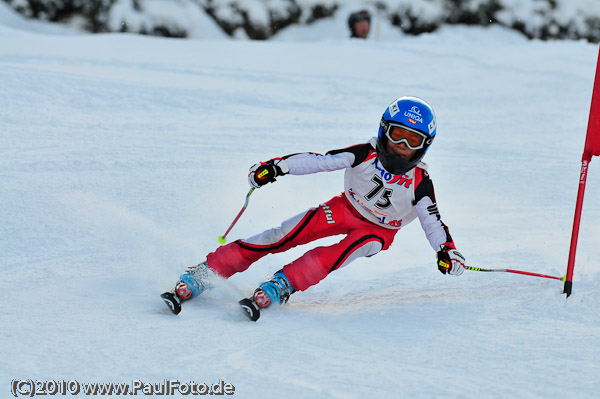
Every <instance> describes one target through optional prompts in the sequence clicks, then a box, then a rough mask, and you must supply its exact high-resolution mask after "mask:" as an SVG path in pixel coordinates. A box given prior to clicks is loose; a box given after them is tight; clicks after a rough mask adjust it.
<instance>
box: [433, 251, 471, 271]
mask: <svg viewBox="0 0 600 399" xmlns="http://www.w3.org/2000/svg"><path fill="white" fill-rule="evenodd" d="M437 265H438V269H439V271H440V272H441V273H442V274H446V273H448V274H452V275H454V276H460V275H461V274H462V273H463V272H464V271H465V257H464V256H462V254H461V253H460V252H458V251H457V250H456V249H452V248H450V247H448V246H447V245H442V246H441V247H440V250H439V251H438V253H437Z"/></svg>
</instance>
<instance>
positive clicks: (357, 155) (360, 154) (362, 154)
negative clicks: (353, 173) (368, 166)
mask: <svg viewBox="0 0 600 399" xmlns="http://www.w3.org/2000/svg"><path fill="white" fill-rule="evenodd" d="M371 151H373V146H372V145H371V144H369V143H364V144H356V145H352V146H350V147H346V148H340V149H339V150H331V151H327V154H326V155H336V154H341V153H342V152H351V153H352V154H354V162H353V163H352V167H353V168H354V167H355V166H358V165H360V164H361V163H363V162H364V160H365V159H367V157H368V156H369V154H370V153H371Z"/></svg>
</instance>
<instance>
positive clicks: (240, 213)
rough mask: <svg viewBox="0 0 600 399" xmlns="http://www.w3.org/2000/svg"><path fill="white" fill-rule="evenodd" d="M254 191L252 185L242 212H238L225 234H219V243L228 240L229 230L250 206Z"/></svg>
mask: <svg viewBox="0 0 600 399" xmlns="http://www.w3.org/2000/svg"><path fill="white" fill-rule="evenodd" d="M253 192H254V187H252V188H251V189H250V191H248V194H246V202H245V203H244V206H243V207H242V209H240V212H239V213H238V214H237V216H236V217H235V219H233V222H232V223H231V226H229V228H228V229H227V231H226V232H225V234H223V235H222V236H219V238H217V241H219V244H225V243H226V242H227V234H229V232H230V231H231V229H232V228H233V226H235V224H236V223H237V221H238V219H239V218H240V216H242V213H244V211H245V210H246V208H247V207H248V201H250V195H252V193H253Z"/></svg>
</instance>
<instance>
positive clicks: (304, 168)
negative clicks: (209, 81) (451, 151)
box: [162, 97, 465, 321]
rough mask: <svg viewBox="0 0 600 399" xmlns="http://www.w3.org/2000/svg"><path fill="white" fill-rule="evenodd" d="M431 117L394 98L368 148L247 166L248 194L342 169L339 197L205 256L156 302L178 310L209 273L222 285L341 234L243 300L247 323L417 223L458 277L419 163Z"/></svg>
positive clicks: (459, 267)
mask: <svg viewBox="0 0 600 399" xmlns="http://www.w3.org/2000/svg"><path fill="white" fill-rule="evenodd" d="M436 129H437V128H436V120H435V114H434V112H433V109H432V108H431V106H429V104H427V103H426V102H425V101H423V100H421V99H419V98H416V97H400V98H398V99H397V100H395V101H394V102H392V103H391V104H390V105H389V106H388V107H387V109H386V110H385V112H384V113H383V117H382V118H381V122H380V125H379V132H378V136H377V137H373V138H372V139H370V140H369V141H368V142H367V143H364V144H358V145H354V146H350V147H347V148H343V149H339V150H333V151H329V152H327V153H326V154H325V155H321V154H316V153H310V152H307V153H300V154H292V155H286V156H284V157H281V158H273V159H271V160H268V161H266V162H261V163H258V164H255V165H253V166H252V167H251V168H250V173H249V174H248V181H249V183H250V186H251V187H254V188H260V187H262V186H264V185H265V184H267V183H272V182H275V180H276V178H277V177H280V176H285V175H287V174H291V175H303V174H309V173H317V172H324V171H333V170H338V169H346V171H345V176H344V192H343V193H342V194H340V195H338V196H336V197H333V198H332V199H330V200H329V201H327V202H325V203H323V204H321V205H319V206H318V207H315V208H311V209H309V210H307V211H305V212H302V213H300V214H299V215H297V216H294V217H292V218H291V219H288V220H286V221H284V222H283V223H282V224H281V226H279V227H277V228H274V229H270V230H266V231H264V232H263V233H260V234H258V235H255V236H253V237H250V238H248V239H243V240H237V241H235V242H232V243H229V244H227V245H225V246H221V247H219V248H217V250H216V251H214V252H211V253H210V254H208V256H207V258H206V261H204V262H202V263H200V264H199V265H197V266H192V267H190V268H188V270H187V272H186V273H184V274H183V275H182V276H181V277H180V280H179V281H178V282H177V284H176V286H175V287H174V288H173V289H172V290H171V291H169V292H165V293H164V294H163V295H162V297H163V299H164V300H165V302H166V303H167V304H168V305H169V306H170V307H171V310H172V311H173V313H175V314H177V313H179V312H180V311H181V303H182V302H183V301H185V300H188V299H191V298H193V297H196V296H198V295H199V294H201V293H202V292H203V291H204V290H206V289H207V288H209V286H210V283H209V281H210V276H211V274H213V273H215V274H217V275H219V276H221V277H223V278H229V277H230V276H232V275H233V274H235V273H239V272H242V271H244V270H246V269H247V268H248V267H249V266H250V265H251V264H253V263H254V262H256V261H258V260H259V259H261V258H262V257H263V256H265V255H267V254H271V253H277V252H283V251H286V250H288V249H290V248H292V247H295V246H297V245H301V244H306V243H308V242H311V241H314V240H317V239H319V238H323V237H328V236H333V235H338V234H344V235H346V236H345V238H343V239H342V240H341V241H340V242H338V243H337V244H333V245H330V246H327V247H317V248H314V249H311V250H310V251H308V252H306V253H305V254H304V255H303V256H301V257H300V258H298V259H296V260H295V261H293V262H291V263H289V264H287V265H285V266H283V268H282V269H281V270H279V271H278V272H276V273H275V274H274V276H273V277H272V278H271V279H270V280H268V281H266V282H264V283H262V284H261V285H260V286H259V287H258V288H257V289H256V290H255V291H254V293H253V295H252V296H251V297H250V298H247V299H243V300H241V301H240V305H241V306H242V307H243V308H244V309H245V310H246V311H247V313H248V316H249V317H250V319H251V320H254V321H256V320H257V319H258V317H259V315H260V308H264V307H267V306H269V305H270V304H271V303H274V302H275V303H285V302H287V300H288V298H289V296H290V295H291V294H292V293H294V292H296V291H304V290H306V289H307V288H308V287H310V286H312V285H314V284H317V283H318V282H319V281H321V280H322V279H323V278H325V277H327V275H328V274H329V273H331V272H333V271H335V270H337V269H340V268H342V267H344V266H346V265H347V264H349V263H350V262H352V261H353V260H354V259H357V258H359V257H362V256H373V255H375V254H376V253H378V252H379V251H382V250H386V249H388V248H389V247H390V245H391V244H392V241H393V240H394V236H395V235H396V233H397V232H398V230H399V229H401V228H402V227H404V226H405V225H407V224H408V223H410V222H411V221H413V220H414V219H415V218H416V217H418V218H419V221H420V222H421V226H422V228H423V230H424V231H425V234H426V236H427V239H428V240H429V243H430V244H431V246H432V247H433V249H434V250H435V251H437V259H438V262H437V266H438V269H439V270H440V271H441V272H442V273H444V274H446V273H448V274H452V275H460V274H462V272H463V271H464V266H465V258H464V257H463V256H462V255H461V254H460V253H459V252H458V251H457V250H456V247H455V245H454V241H453V239H452V237H451V236H450V233H449V231H448V228H447V227H446V225H445V224H444V223H443V222H442V221H441V219H440V214H439V212H438V209H437V205H436V201H435V195H434V191H433V184H432V182H431V179H430V178H429V175H428V174H427V172H426V168H427V166H426V165H425V164H424V163H423V162H421V159H422V158H423V156H424V155H425V153H426V152H427V149H428V148H429V146H430V145H431V143H432V142H433V139H434V138H435V135H436Z"/></svg>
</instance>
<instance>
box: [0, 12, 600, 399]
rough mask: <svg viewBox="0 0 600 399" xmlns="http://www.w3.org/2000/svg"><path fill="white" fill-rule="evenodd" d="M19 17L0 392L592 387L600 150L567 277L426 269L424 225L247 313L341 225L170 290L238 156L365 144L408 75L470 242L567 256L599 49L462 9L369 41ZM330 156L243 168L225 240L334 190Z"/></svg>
mask: <svg viewBox="0 0 600 399" xmlns="http://www.w3.org/2000/svg"><path fill="white" fill-rule="evenodd" d="M19 18H20V17H17V16H16V15H14V14H13V13H12V11H11V10H8V9H7V7H5V6H3V5H2V3H0V21H1V24H2V25H0V43H1V45H0V98H1V99H2V100H1V103H2V106H1V107H0V140H1V143H2V145H1V146H0V170H1V171H2V172H1V173H0V187H1V202H0V218H1V220H2V224H1V225H0V237H1V240H0V251H1V253H2V254H3V256H2V258H1V259H0V269H1V270H2V279H1V280H0V289H1V290H2V292H3V293H4V300H3V301H2V303H1V304H0V321H1V325H2V329H1V330H0V334H1V335H0V349H1V352H0V353H2V357H3V359H4V361H3V362H2V364H1V365H0V392H1V394H0V395H1V396H2V397H9V395H11V393H10V392H11V389H12V388H13V387H14V386H15V384H14V383H13V380H23V379H32V380H34V381H35V380H56V381H60V380H65V381H72V380H76V381H78V382H80V383H84V382H87V383H90V382H120V383H129V384H133V383H134V382H135V381H138V380H139V381H142V382H145V383H160V382H163V381H164V380H165V379H167V380H179V381H181V382H182V383H186V382H189V381H195V382H196V383H199V384H200V383H207V384H209V385H212V384H214V383H218V382H219V381H220V380H222V381H224V382H225V383H228V384H231V385H232V386H234V387H235V390H234V394H233V397H239V398H265V399H266V398H281V397H287V398H383V397H398V398H502V399H505V398H509V397H512V398H521V399H527V398H544V399H547V398H573V399H586V398H590V399H591V398H597V397H598V392H600V378H599V377H598V376H599V375H600V362H598V359H599V358H600V314H599V312H598V308H599V307H600V260H599V259H600V253H599V250H598V242H600V229H599V228H598V226H599V225H600V207H599V206H598V204H599V203H600V202H599V199H600V160H598V159H593V160H592V162H591V164H590V168H589V176H588V185H587V190H586V198H585V203H584V207H583V218H582V225H581V231H580V239H579V247H578V256H577V262H576V267H575V280H574V285H573V295H571V297H570V298H568V299H566V298H565V295H564V294H562V288H563V284H562V283H561V282H560V281H557V280H551V279H542V278H535V277H529V276H522V275H515V274H508V273H481V272H474V271H466V272H465V273H464V274H463V275H462V276H460V277H454V276H444V275H442V274H440V273H439V272H438V271H437V268H436V266H435V253H434V251H432V249H431V248H430V247H429V244H428V242H427V240H426V239H425V237H424V234H423V232H422V230H421V228H420V226H419V224H418V222H415V223H413V224H411V225H409V226H408V227H406V228H404V229H402V230H401V231H400V232H399V233H398V235H397V236H396V241H395V243H394V244H393V245H392V248H391V249H390V250H388V251H386V252H383V253H380V254H378V255H376V256H374V257H372V258H368V259H359V260H356V261H355V262H353V263H352V264H350V265H349V266H347V267H346V268H344V269H342V270H339V271H336V272H334V273H332V274H331V275H329V277H328V278H326V279H325V280H324V281H323V282H321V283H320V284H318V285H317V286H314V287H311V288H309V289H308V290H306V291H304V292H299V293H295V294H294V295H293V296H292V297H291V299H290V302H289V303H288V304H286V305H284V306H281V307H278V308H273V309H268V310H266V311H265V312H263V315H262V317H261V319H260V320H259V321H258V322H257V323H252V322H249V321H247V320H246V319H245V317H244V316H243V315H242V314H241V313H240V312H239V309H238V306H237V301H238V300H239V299H241V298H242V297H245V296H248V295H249V294H250V293H251V292H252V291H253V289H254V288H255V287H256V286H257V285H258V284H259V283H260V282H261V281H263V280H264V279H266V278H269V277H270V276H271V275H272V273H273V272H275V271H277V270H278V269H280V268H281V267H282V266H283V265H284V264H286V263H288V262H290V261H292V260H293V259H295V258H296V257H298V256H299V255H301V254H302V253H303V252H304V251H306V250H307V249H308V248H310V247H312V246H315V245H327V243H332V242H335V241H336V240H337V239H339V238H330V239H327V240H322V241H319V242H318V243H314V245H309V246H306V247H303V248H296V249H294V250H292V251H289V252H287V253H283V254H278V255H271V256H268V257H266V258H264V259H262V260H261V261H259V262H258V263H256V264H255V265H254V266H253V267H251V268H250V269H249V270H248V271H246V272H244V273H242V274H238V275H235V276H234V277H232V278H231V279H229V280H227V281H219V282H217V284H216V285H217V286H216V287H215V288H214V289H213V290H212V291H209V292H207V293H205V294H203V295H202V296H201V297H200V298H198V299H196V300H194V301H191V302H188V303H185V304H184V309H183V311H182V313H181V314H180V315H179V316H174V315H173V314H171V313H170V311H169V310H168V309H167V308H166V306H165V305H164V303H163V302H162V301H161V299H160V298H159V294H160V293H161V292H163V291H165V290H168V289H170V288H171V287H172V285H173V284H174V282H175V281H176V280H177V278H178V276H179V274H180V273H181V272H182V271H183V270H184V269H185V268H186V267H187V266H189V265H193V264H196V263H198V262H200V261H202V260H204V256H205V255H206V254H207V253H208V252H210V251H212V250H214V249H215V248H216V247H217V246H218V243H217V237H218V236H219V235H220V234H223V233H224V231H225V230H226V229H227V227H228V226H229V224H230V223H231V221H232V220H233V218H234V217H235V215H236V214H237V212H238V211H239V209H240V208H241V206H242V204H243V202H244V197H245V195H246V193H247V192H248V189H249V187H248V183H247V170H248V167H250V166H251V165H252V164H253V163H255V162H258V161H263V160H266V159H269V158H271V157H274V156H280V155H285V154H289V153H294V152H301V151H314V152H321V153H322V152H325V151H327V150H330V149H335V148H341V147H345V146H348V145H351V144H356V143H362V142H365V141H367V140H368V139H369V138H370V137H372V136H374V135H376V133H377V127H378V123H379V119H380V117H381V114H382V113H383V111H384V109H385V107H386V106H387V105H388V104H389V103H390V102H391V101H392V100H394V99H395V98H397V97H399V96H401V95H416V96H419V97H422V98H424V99H425V100H427V101H428V102H429V103H431V104H432V105H433V107H434V108H435V110H436V113H437V118H438V137H437V138H436V139H435V142H434V143H433V145H432V147H431V149H430V150H429V152H428V153H427V155H426V157H425V161H426V162H427V163H428V164H429V172H430V174H431V176H432V179H433V182H434V184H435V187H436V194H437V200H438V204H439V208H440V212H441V214H442V218H443V220H444V221H445V222H446V224H448V225H449V227H450V230H451V232H452V234H453V237H454V239H455V241H456V243H457V245H458V249H459V250H460V251H461V252H462V253H463V254H464V255H465V256H466V258H467V262H468V263H469V264H470V265H474V266H480V267H491V268H505V267H510V268H513V269H521V270H527V271H531V272H536V273H543V274H550V275H554V276H561V275H563V274H565V271H566V263H567V256H568V251H569V240H570V235H571V226H572V222H573V212H574V206H575V199H576V194H577V187H578V178H579V170H580V159H581V153H582V151H583V145H584V140H585V133H586V126H587V119H588V114H589V105H590V99H591V94H592V84H593V79H594V73H595V67H596V60H597V57H598V47H597V46H596V45H592V44H589V43H587V42H584V41H576V42H574V41H565V42H558V41H554V42H541V41H528V40H526V39H524V38H523V37H522V36H521V35H519V34H515V33H514V32H510V31H505V30H502V29H499V28H490V29H483V28H459V27H456V28H444V29H442V30H440V31H438V32H436V33H434V34H428V35H421V36H418V37H412V36H402V35H400V34H399V33H396V35H395V36H391V35H389V36H384V35H382V37H381V40H379V41H378V40H375V39H374V38H373V39H371V40H368V41H358V40H349V39H347V38H345V36H346V35H345V34H344V36H343V37H339V38H332V37H326V36H327V34H326V30H327V29H332V28H331V26H327V27H326V26H324V25H322V24H319V23H317V24H314V26H312V28H310V29H312V30H311V31H309V30H310V29H309V28H307V27H298V28H295V27H293V28H290V29H289V30H287V33H285V35H284V34H283V33H282V34H281V35H280V36H279V37H278V38H277V40H275V41H269V42H251V41H236V40H228V39H222V38H220V37H217V36H215V37H212V38H206V39H204V40H175V39H161V38H151V37H143V36H136V35H130V34H104V35H84V34H80V33H77V32H73V31H70V30H68V31H65V30H60V32H58V31H56V29H55V28H54V27H52V26H49V25H46V24H42V23H30V22H28V21H25V20H23V19H19ZM341 28H342V26H340V29H341ZM343 28H345V26H344V27H343ZM388 28H389V29H390V30H389V31H387V30H386V29H388ZM382 32H392V31H391V27H383V29H382ZM319 35H322V37H326V38H324V39H321V40H319V39H318V37H319ZM305 37H306V38H307V39H306V40H303V38H305ZM342 176H343V172H341V171H339V172H333V173H322V174H318V175H309V176H285V177H282V178H280V179H278V181H277V182H276V183H275V184H272V185H268V186H265V187H264V188H261V189H260V190H257V191H256V192H255V193H254V194H253V195H252V197H251V199H250V203H249V206H248V209H247V210H246V212H245V213H244V214H243V215H242V217H241V219H240V221H239V222H238V224H236V226H235V227H234V228H233V230H232V232H231V234H230V237H229V239H230V241H232V240H234V239H237V238H242V237H247V236H249V235H252V234H254V233H257V232H260V231H262V230H264V229H267V228H270V227H274V226H277V225H278V224H279V223H280V222H281V221H282V220H284V219H286V218H288V217H290V216H293V215H295V214H297V213H299V212H301V211H303V210H305V209H306V208H308V207H312V206H315V205H318V204H319V203H322V202H324V201H326V200H328V199H329V198H331V197H332V196H334V195H337V194H339V193H340V192H341V190H342V189H343V178H342ZM68 395H69V394H68ZM139 396H140V397H149V396H144V395H142V394H141V393H139ZM78 397H86V395H85V394H84V393H83V392H81V393H80V394H79V395H78ZM103 397H108V396H103ZM113 397H117V396H113ZM155 397H159V396H155Z"/></svg>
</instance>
